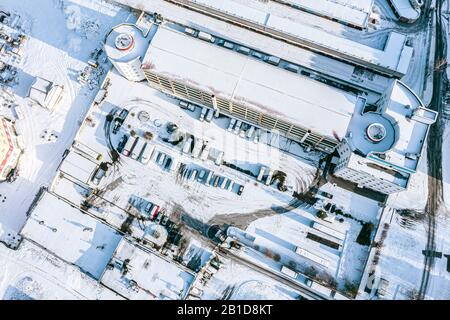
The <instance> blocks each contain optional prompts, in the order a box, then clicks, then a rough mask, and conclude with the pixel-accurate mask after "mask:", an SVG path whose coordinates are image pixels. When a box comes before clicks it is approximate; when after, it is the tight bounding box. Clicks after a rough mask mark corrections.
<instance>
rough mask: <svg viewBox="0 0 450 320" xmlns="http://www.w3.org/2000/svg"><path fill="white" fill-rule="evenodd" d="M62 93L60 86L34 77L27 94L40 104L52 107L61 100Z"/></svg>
mask: <svg viewBox="0 0 450 320" xmlns="http://www.w3.org/2000/svg"><path fill="white" fill-rule="evenodd" d="M62 94H63V87H62V86H59V85H54V84H53V82H51V81H49V80H46V79H43V78H40V77H36V80H35V82H34V83H33V85H32V86H31V88H30V93H29V95H28V96H29V97H30V98H31V99H33V100H34V101H36V102H37V103H39V104H40V105H41V106H43V107H46V108H48V109H53V108H54V107H55V106H56V104H58V103H59V102H60V101H61V98H62Z"/></svg>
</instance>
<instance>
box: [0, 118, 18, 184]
mask: <svg viewBox="0 0 450 320" xmlns="http://www.w3.org/2000/svg"><path fill="white" fill-rule="evenodd" d="M20 153H21V149H20V147H19V145H18V141H17V135H16V132H15V130H14V126H13V124H12V122H11V121H9V120H7V119H6V118H3V117H0V182H1V181H5V180H8V177H9V176H10V175H11V172H12V171H13V170H14V169H15V168H16V166H17V164H18V162H19V157H20Z"/></svg>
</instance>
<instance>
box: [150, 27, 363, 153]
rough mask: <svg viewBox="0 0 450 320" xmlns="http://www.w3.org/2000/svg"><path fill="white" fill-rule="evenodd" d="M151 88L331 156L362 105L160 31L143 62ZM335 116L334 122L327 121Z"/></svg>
mask: <svg viewBox="0 0 450 320" xmlns="http://www.w3.org/2000/svg"><path fill="white" fill-rule="evenodd" d="M143 68H144V73H145V76H146V77H147V80H148V82H149V84H150V86H152V87H155V88H157V89H159V90H162V91H164V92H167V93H169V94H171V95H174V96H176V97H179V98H182V99H186V100H190V101H192V102H194V103H199V104H202V105H205V106H208V107H211V108H215V109H218V110H219V111H220V112H221V113H223V114H226V115H229V116H232V117H235V118H238V119H241V120H243V121H245V122H248V123H251V124H254V125H256V126H258V127H261V128H264V129H267V130H277V131H279V132H280V134H282V135H284V136H286V137H288V138H291V139H293V140H295V141H298V142H300V143H303V144H305V145H308V146H311V147H313V148H315V149H319V150H322V151H325V152H332V151H333V150H334V148H335V147H336V146H337V145H338V144H339V140H340V139H342V138H343V137H344V136H345V133H346V129H347V126H348V123H349V122H350V119H351V116H352V113H353V110H354V109H355V106H356V105H357V104H361V103H364V99H363V98H361V97H358V96H356V95H354V94H352V93H349V92H346V91H343V90H340V89H337V88H334V87H331V86H328V85H326V84H323V83H321V82H319V81H316V80H313V79H311V78H309V77H307V76H303V75H301V74H299V73H293V72H291V71H286V70H284V69H282V68H279V67H276V66H272V65H270V64H269V63H264V62H262V61H261V60H258V59H256V58H254V57H252V56H251V55H246V54H239V53H237V52H234V51H231V50H228V49H226V48H224V47H221V46H218V45H213V44H211V43H210V42H209V43H208V42H207V41H203V40H199V39H195V38H193V37H190V36H187V35H185V34H183V33H181V32H178V31H176V30H172V29H169V28H166V27H164V26H160V27H159V28H158V31H157V32H156V34H155V35H154V36H153V39H152V41H151V43H150V46H149V49H148V51H147V54H146V56H145V59H144V64H143ZM330 115H333V118H334V121H328V120H327V119H329V118H330Z"/></svg>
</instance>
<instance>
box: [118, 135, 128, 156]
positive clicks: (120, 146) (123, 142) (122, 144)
mask: <svg viewBox="0 0 450 320" xmlns="http://www.w3.org/2000/svg"><path fill="white" fill-rule="evenodd" d="M127 141H128V136H127V135H126V134H124V135H123V137H122V138H120V141H119V144H118V145H117V152H119V153H122V150H123V148H124V147H125V145H126V144H127Z"/></svg>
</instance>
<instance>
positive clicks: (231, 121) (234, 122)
mask: <svg viewBox="0 0 450 320" xmlns="http://www.w3.org/2000/svg"><path fill="white" fill-rule="evenodd" d="M235 124H236V119H234V118H232V119H231V120H230V124H229V126H228V132H231V131H233V127H234V125H235Z"/></svg>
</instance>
